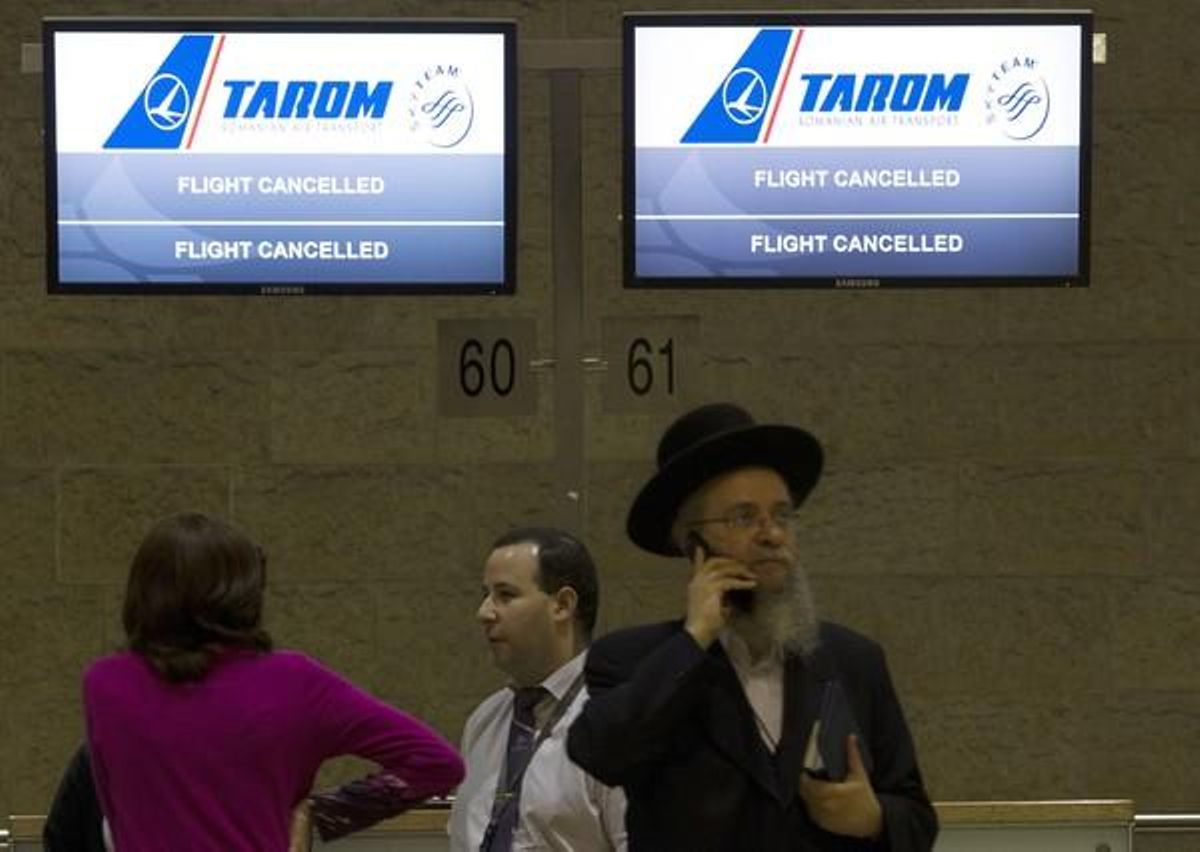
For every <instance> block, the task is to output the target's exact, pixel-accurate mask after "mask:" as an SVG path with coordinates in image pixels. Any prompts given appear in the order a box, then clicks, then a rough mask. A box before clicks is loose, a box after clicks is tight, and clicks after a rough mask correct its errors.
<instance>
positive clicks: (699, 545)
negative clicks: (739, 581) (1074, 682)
mask: <svg viewBox="0 0 1200 852" xmlns="http://www.w3.org/2000/svg"><path fill="white" fill-rule="evenodd" d="M683 549H684V552H686V553H687V557H688V559H691V560H693V561H695V559H696V552H697V551H699V552H700V554H701V555H702V556H703V557H704V558H705V559H707V558H709V557H710V556H724V555H725V554H723V553H718V552H717V551H716V550H713V548H712V547H711V546H710V545H709V543H708V542H707V541H705V540H704V538H703V537H702V536H701V535H700V533H698V532H696V531H694V530H693V531H692V532H689V533H688V534H687V537H686V538H684V540H683ZM725 603H727V604H729V606H731V607H733V608H734V609H736V610H738V611H739V612H752V611H753V610H754V589H730V590H729V591H727V592H726V593H725Z"/></svg>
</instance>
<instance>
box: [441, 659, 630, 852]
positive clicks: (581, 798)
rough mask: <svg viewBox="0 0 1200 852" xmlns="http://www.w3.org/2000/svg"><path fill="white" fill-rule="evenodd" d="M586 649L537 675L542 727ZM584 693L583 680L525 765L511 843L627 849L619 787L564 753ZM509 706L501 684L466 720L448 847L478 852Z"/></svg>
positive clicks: (558, 849)
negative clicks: (462, 769) (463, 770)
mask: <svg viewBox="0 0 1200 852" xmlns="http://www.w3.org/2000/svg"><path fill="white" fill-rule="evenodd" d="M585 655H586V652H585V653H581V654H579V655H578V656H577V657H575V658H574V659H572V660H571V661H570V662H569V663H567V664H566V665H564V666H563V667H562V668H560V669H558V670H557V671H556V672H554V673H553V674H552V675H550V676H549V677H548V678H546V679H545V680H544V681H542V683H541V685H542V686H544V687H545V688H546V689H547V690H548V691H549V693H550V695H551V696H552V698H551V697H547V699H546V700H544V701H543V702H542V703H541V704H539V705H538V706H537V708H536V710H535V715H536V716H537V721H538V726H539V731H540V727H541V726H542V725H544V724H545V722H546V720H547V719H548V717H549V716H550V715H551V714H552V713H553V711H554V707H555V705H556V703H557V702H558V701H560V700H562V697H563V695H564V694H565V693H566V692H567V690H569V689H570V688H571V684H572V682H573V681H574V680H575V678H576V677H578V676H579V674H580V673H581V672H582V671H583V660H584V656H585ZM585 701H587V689H586V688H585V689H580V690H579V693H578V694H577V695H576V696H575V698H574V700H573V701H572V702H571V705H570V707H568V708H567V710H566V712H565V713H563V714H562V716H561V717H560V718H559V720H558V721H557V722H556V723H555V725H554V728H553V729H552V730H551V732H550V735H549V736H547V737H546V739H545V740H544V741H543V742H542V744H541V745H540V746H538V749H537V751H536V752H534V754H533V759H532V760H531V761H530V762H529V767H528V768H527V769H526V770H525V776H524V779H523V780H522V783H521V794H520V799H519V802H520V818H519V820H518V822H517V827H516V830H515V831H514V832H513V845H512V848H513V849H514V850H535V849H536V850H555V852H605V850H615V852H624V850H625V848H626V844H625V794H624V792H623V791H622V790H621V788H619V787H615V788H614V787H606V786H604V785H603V784H601V783H600V782H599V781H597V780H596V779H595V778H593V777H592V776H590V775H588V774H587V773H586V772H584V771H583V770H582V769H580V768H579V767H578V766H576V765H575V764H574V763H572V762H571V759H570V758H569V757H567V729H568V728H570V727H571V722H572V721H574V719H575V717H576V716H578V715H579V712H580V711H581V710H582V709H583V705H584V702H585ZM512 712H513V692H512V690H511V689H508V688H505V689H501V690H500V691H499V692H495V693H493V694H492V695H489V696H488V697H487V698H486V699H484V701H483V703H482V704H480V705H479V706H478V707H476V708H475V712H473V713H472V714H471V717H470V718H469V719H467V724H466V726H465V727H464V728H463V738H462V754H463V759H464V760H465V761H466V764H467V777H466V778H465V779H464V780H463V782H462V784H461V785H460V786H459V788H458V792H457V794H456V795H455V799H454V806H453V807H452V808H451V810H450V820H449V823H448V824H447V831H448V832H449V834H450V849H451V852H479V844H480V843H481V842H482V840H483V833H484V831H485V830H486V829H487V825H488V821H489V819H490V818H491V815H492V802H493V801H494V800H495V798H496V785H497V784H498V783H499V781H500V777H501V773H502V772H503V771H504V755H505V752H506V750H507V746H508V728H509V724H510V723H511V721H512Z"/></svg>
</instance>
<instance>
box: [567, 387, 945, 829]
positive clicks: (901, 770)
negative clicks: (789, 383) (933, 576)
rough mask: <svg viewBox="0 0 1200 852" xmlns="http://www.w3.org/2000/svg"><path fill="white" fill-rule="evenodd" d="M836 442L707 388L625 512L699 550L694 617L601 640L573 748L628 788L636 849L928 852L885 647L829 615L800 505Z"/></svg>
mask: <svg viewBox="0 0 1200 852" xmlns="http://www.w3.org/2000/svg"><path fill="white" fill-rule="evenodd" d="M822 463H823V453H822V450H821V445H820V444H819V443H818V442H817V440H816V439H815V438H814V437H813V436H812V435H810V434H809V433H808V432H806V431H804V430H802V429H798V428H795V427H791V426H783V425H769V424H758V423H756V422H755V421H754V419H753V418H752V417H751V416H750V415H749V414H748V413H747V412H746V411H745V410H743V409H741V408H739V407H738V406H736V405H731V404H726V403H719V404H713V405H706V406H702V407H700V408H698V409H695V410H694V411H691V412H689V413H687V414H685V415H683V416H682V417H680V418H679V419H678V420H676V421H675V422H674V423H673V424H672V425H671V426H670V427H669V428H668V429H667V431H666V432H665V433H664V434H663V437H662V440H661V441H660V442H659V446H658V471H657V472H656V473H655V475H654V476H653V477H651V478H650V480H649V481H648V482H647V483H646V484H645V485H644V486H643V487H642V489H641V491H640V492H639V493H638V495H637V498H636V499H635V500H634V503H633V506H632V508H631V509H630V512H629V516H628V520H627V523H626V529H627V531H628V534H629V537H630V538H631V539H632V540H633V542H634V543H635V544H637V545H638V546H639V547H641V548H643V549H644V550H648V551H650V552H652V553H657V554H660V555H664V556H685V557H686V558H687V559H688V564H689V569H690V579H689V582H688V586H687V609H686V614H685V616H684V618H683V619H682V620H677V621H672V622H665V623H661V624H653V625H647V626H643V627H634V628H630V629H627V630H620V631H616V632H614V633H611V634H609V635H607V636H605V637H604V638H602V639H600V640H599V641H597V642H595V643H594V644H593V645H592V647H591V650H590V652H589V654H588V658H587V664H586V667H585V673H586V679H587V687H588V692H589V694H590V696H591V697H590V699H589V701H588V703H587V705H586V706H585V707H584V710H583V712H582V713H581V714H580V716H579V717H578V718H577V720H576V721H575V723H574V724H573V725H572V727H571V730H570V734H569V737H568V743H567V749H568V753H569V754H570V756H571V758H572V759H573V760H574V761H575V762H576V763H578V764H579V765H580V766H582V767H583V768H584V769H586V770H587V771H588V772H590V773H591V774H592V775H594V776H595V777H596V778H598V779H600V780H601V781H603V782H604V783H606V784H609V785H622V786H623V787H624V788H625V793H626V798H627V800H628V808H627V811H626V826H627V830H628V842H629V849H630V852H667V850H669V852H775V850H779V852H793V850H820V852H827V850H828V852H843V850H844V852H850V850H868V849H870V850H890V851H891V852H927V850H929V849H931V848H932V846H933V841H934V838H935V837H936V836H937V818H936V816H935V814H934V811H933V808H932V806H931V805H930V803H929V797H928V795H927V794H926V792H925V789H924V785H923V782H922V780H921V774H920V770H919V769H918V767H917V761H916V754H915V750H914V747H913V742H912V737H911V736H910V734H909V731H908V726H907V724H906V723H905V721H904V715H903V712H902V711H901V709H900V703H899V700H898V699H897V697H896V693H895V690H894V689H893V687H892V682H891V677H890V675H889V674H888V669H887V665H886V663H885V661H884V656H883V652H882V650H881V648H880V647H879V646H878V645H877V644H876V643H875V642H873V641H871V640H870V639H868V638H866V637H865V636H861V635H859V634H858V633H855V632H853V631H851V630H850V629H848V628H846V627H842V626H840V625H836V624H833V623H831V622H825V621H820V620H819V619H818V617H817V615H816V610H815V607H814V605H813V602H812V595H811V594H810V592H809V587H808V579H807V577H806V575H805V574H804V572H803V570H802V569H801V568H800V567H799V565H798V562H797V550H798V541H797V510H798V509H799V507H800V505H801V504H802V503H803V502H804V499H805V498H806V497H807V496H808V494H809V492H810V491H811V490H812V489H813V487H814V486H815V485H816V483H817V480H818V478H819V477H820V473H821V468H822Z"/></svg>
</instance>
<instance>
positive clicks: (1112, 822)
mask: <svg viewBox="0 0 1200 852" xmlns="http://www.w3.org/2000/svg"><path fill="white" fill-rule="evenodd" d="M935 807H936V808H937V812H938V818H939V819H940V821H941V824H942V830H941V834H940V835H939V837H938V841H937V845H936V846H935V847H934V848H935V852H1132V850H1133V828H1134V806H1133V802H1132V801H1129V800H1127V799H1113V800H1109V799H1105V800H1076V801H1048V802H940V803H937V804H936V805H935ZM448 813H449V811H448V809H447V808H446V807H438V808H418V809H416V810H413V811H410V812H409V813H407V814H404V815H403V816H400V817H397V818H395V819H390V820H385V821H384V822H381V823H380V824H379V825H377V826H375V827H373V828H371V829H368V830H367V831H362V832H359V833H358V834H355V835H352V836H350V837H347V838H344V839H342V840H339V841H337V843H336V844H332V845H328V846H325V845H323V844H320V843H318V844H316V847H315V848H317V849H330V850H341V851H342V852H446V848H447V844H446V817H447V814H448ZM43 819H44V818H43V817H40V816H17V817H12V818H11V820H10V825H9V831H10V836H11V841H10V842H11V844H12V846H11V849H12V852H41V849H42V845H41V836H42V823H43ZM747 852H752V850H747Z"/></svg>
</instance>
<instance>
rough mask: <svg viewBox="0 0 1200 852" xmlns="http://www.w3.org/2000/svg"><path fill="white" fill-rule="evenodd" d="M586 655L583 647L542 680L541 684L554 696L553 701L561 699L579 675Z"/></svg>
mask: <svg viewBox="0 0 1200 852" xmlns="http://www.w3.org/2000/svg"><path fill="white" fill-rule="evenodd" d="M586 656H587V649H586V648H585V649H584V650H582V651H580V652H579V653H578V654H576V655H575V656H574V657H572V658H571V659H570V660H568V661H567V662H566V663H565V664H564V665H562V666H561V667H559V668H558V669H556V670H555V671H553V672H552V673H551V674H550V676H549V677H547V678H546V679H545V680H543V681H542V683H541V685H542V686H544V687H545V688H546V691H547V692H549V693H550V694H551V695H553V696H554V700H555V701H562V698H563V696H564V695H566V694H567V690H568V689H570V688H571V684H572V683H574V682H575V678H577V677H579V674H580V672H582V671H583V660H584V658H585V657H586Z"/></svg>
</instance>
